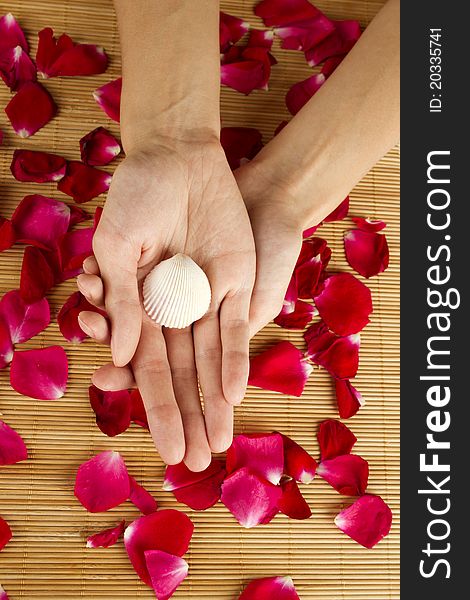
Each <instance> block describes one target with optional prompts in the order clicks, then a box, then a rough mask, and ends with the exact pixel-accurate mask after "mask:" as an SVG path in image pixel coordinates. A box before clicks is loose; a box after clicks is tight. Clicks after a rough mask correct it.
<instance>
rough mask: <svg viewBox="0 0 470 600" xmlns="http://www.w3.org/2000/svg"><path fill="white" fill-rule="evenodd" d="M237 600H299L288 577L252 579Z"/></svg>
mask: <svg viewBox="0 0 470 600" xmlns="http://www.w3.org/2000/svg"><path fill="white" fill-rule="evenodd" d="M238 600H300V598H299V596H298V594H297V592H296V591H295V586H294V582H293V581H292V579H291V578H290V577H265V578H263V579H254V580H253V581H252V582H250V583H249V584H248V585H247V586H246V588H245V589H244V591H243V592H242V593H241V595H240V597H239V599H238Z"/></svg>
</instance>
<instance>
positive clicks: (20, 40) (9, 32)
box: [0, 13, 29, 52]
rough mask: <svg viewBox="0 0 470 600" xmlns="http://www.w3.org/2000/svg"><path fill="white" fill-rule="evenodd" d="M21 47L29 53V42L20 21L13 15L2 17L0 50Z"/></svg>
mask: <svg viewBox="0 0 470 600" xmlns="http://www.w3.org/2000/svg"><path fill="white" fill-rule="evenodd" d="M16 46H21V47H22V48H23V50H26V52H28V49H29V48H28V42H27V41H26V38H25V36H24V33H23V30H22V29H21V27H20V26H19V24H18V21H17V20H16V19H15V17H14V16H13V15H12V14H11V13H7V14H6V15H3V17H0V49H3V48H15V47H16Z"/></svg>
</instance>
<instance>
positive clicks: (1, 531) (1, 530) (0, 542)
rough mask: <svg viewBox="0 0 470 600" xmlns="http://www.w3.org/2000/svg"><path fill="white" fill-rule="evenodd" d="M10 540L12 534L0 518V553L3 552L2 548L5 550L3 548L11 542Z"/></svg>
mask: <svg viewBox="0 0 470 600" xmlns="http://www.w3.org/2000/svg"><path fill="white" fill-rule="evenodd" d="M11 538H12V533H11V529H10V526H9V525H8V523H7V522H6V521H5V519H2V517H0V551H1V550H3V548H5V546H6V545H7V544H8V542H9V541H10V540H11Z"/></svg>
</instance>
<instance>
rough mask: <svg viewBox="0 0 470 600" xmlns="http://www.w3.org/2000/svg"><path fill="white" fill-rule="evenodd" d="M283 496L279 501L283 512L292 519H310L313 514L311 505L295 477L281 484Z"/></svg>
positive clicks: (279, 506)
mask: <svg viewBox="0 0 470 600" xmlns="http://www.w3.org/2000/svg"><path fill="white" fill-rule="evenodd" d="M281 488H282V496H281V498H280V500H279V502H278V503H277V506H278V508H279V510H280V511H281V512H282V514H284V515H286V516H287V517H289V518H290V519H299V520H303V519H308V518H309V517H311V516H312V511H311V510H310V506H309V505H308V504H307V502H306V500H305V498H304V497H303V496H302V494H301V492H300V490H299V486H298V485H297V482H296V481H294V480H293V479H290V480H289V481H286V482H285V483H283V484H282V485H281Z"/></svg>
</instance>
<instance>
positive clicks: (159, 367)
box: [133, 358, 170, 377]
mask: <svg viewBox="0 0 470 600" xmlns="http://www.w3.org/2000/svg"><path fill="white" fill-rule="evenodd" d="M133 369H134V373H135V375H136V376H137V377H147V376H149V375H160V376H161V375H168V374H170V366H169V365H168V362H167V361H166V360H163V359H160V358H152V359H148V360H138V361H135V363H134V364H133Z"/></svg>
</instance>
